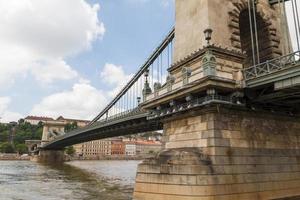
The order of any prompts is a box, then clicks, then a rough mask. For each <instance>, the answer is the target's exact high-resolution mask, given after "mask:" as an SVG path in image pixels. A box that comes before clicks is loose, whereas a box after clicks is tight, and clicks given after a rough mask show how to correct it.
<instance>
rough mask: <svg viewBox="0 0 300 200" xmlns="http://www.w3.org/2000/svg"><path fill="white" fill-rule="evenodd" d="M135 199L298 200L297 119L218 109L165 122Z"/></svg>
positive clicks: (141, 172) (299, 157)
mask: <svg viewBox="0 0 300 200" xmlns="http://www.w3.org/2000/svg"><path fill="white" fill-rule="evenodd" d="M164 130H165V134H166V135H167V138H166V141H167V142H166V149H165V150H164V151H162V152H161V153H160V154H159V155H157V157H156V158H153V159H149V160H146V161H144V162H143V163H142V164H140V165H139V168H138V173H137V177H136V186H135V193H134V196H135V199H143V200H146V199H156V200H157V199H164V200H168V199H170V200H171V199H172V200H176V199H178V200H179V199H180V200H185V199H188V200H191V199H201V200H202V199H205V200H206V199H222V200H223V199H226V200H227V199H228V200H232V199H251V200H255V199H259V200H260V199H279V198H286V197H293V196H299V199H300V119H299V118H296V117H287V116H281V115H279V114H263V113H259V112H252V111H241V110H233V109H232V110H229V109H225V108H218V109H215V110H210V111H207V112H206V113H202V114H201V113H199V114H198V115H197V116H190V117H185V118H183V119H173V120H170V121H169V122H165V126H164ZM296 199H297V198H296Z"/></svg>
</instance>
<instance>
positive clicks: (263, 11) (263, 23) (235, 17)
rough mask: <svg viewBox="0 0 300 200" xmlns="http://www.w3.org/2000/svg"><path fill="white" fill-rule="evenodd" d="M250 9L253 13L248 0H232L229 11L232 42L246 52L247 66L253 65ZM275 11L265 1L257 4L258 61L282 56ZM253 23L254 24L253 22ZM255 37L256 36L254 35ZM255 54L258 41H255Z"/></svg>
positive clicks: (245, 64) (235, 46)
mask: <svg viewBox="0 0 300 200" xmlns="http://www.w3.org/2000/svg"><path fill="white" fill-rule="evenodd" d="M249 9H250V11H251V14H252V15H253V9H252V8H249V6H248V0H232V6H231V10H230V11H229V27H230V32H231V38H230V40H231V44H232V46H233V47H234V48H236V49H238V50H240V51H241V52H245V55H246V58H245V63H244V66H245V67H249V66H251V65H253V61H252V60H253V59H252V58H253V57H252V45H251V44H252V42H251V31H250V19H249ZM273 12H275V11H274V10H273V9H271V8H266V6H265V5H264V3H263V2H261V1H259V3H258V4H257V6H256V12H255V14H256V25H257V36H258V52H259V59H258V57H257V56H255V59H256V63H257V62H258V61H259V63H261V62H265V61H266V60H270V59H272V58H275V57H277V56H280V55H281V54H282V52H281V51H280V48H279V45H280V38H279V36H278V30H277V28H276V24H277V22H276V21H275V20H276V17H275V14H274V13H273ZM252 25H254V24H253V23H252ZM253 37H254V38H255V36H254V35H253ZM254 49H255V55H256V54H257V51H256V42H255V41H254Z"/></svg>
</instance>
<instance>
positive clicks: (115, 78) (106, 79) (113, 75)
mask: <svg viewBox="0 0 300 200" xmlns="http://www.w3.org/2000/svg"><path fill="white" fill-rule="evenodd" d="M100 76H101V78H102V82H103V83H106V84H108V85H109V86H112V87H113V90H111V91H109V92H108V95H109V96H111V97H112V96H115V95H116V94H117V93H118V92H119V91H120V90H121V89H122V88H123V87H124V86H125V84H126V83H128V81H129V80H130V78H131V77H132V76H133V74H129V75H128V74H126V73H125V71H124V69H123V66H121V65H114V64H111V63H106V64H105V65H104V67H103V69H102V71H101V73H100Z"/></svg>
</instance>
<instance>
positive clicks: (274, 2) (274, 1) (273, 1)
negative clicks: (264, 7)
mask: <svg viewBox="0 0 300 200" xmlns="http://www.w3.org/2000/svg"><path fill="white" fill-rule="evenodd" d="M284 1H289V0H284ZM269 2H270V4H271V5H274V4H277V3H281V2H283V0H269Z"/></svg>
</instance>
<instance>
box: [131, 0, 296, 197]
mask: <svg viewBox="0 0 300 200" xmlns="http://www.w3.org/2000/svg"><path fill="white" fill-rule="evenodd" d="M274 2H275V1H268V0H256V1H254V0H222V1H220V0H176V26H175V46H174V60H173V65H172V66H171V67H170V68H169V76H168V79H167V80H168V82H167V84H166V87H162V88H161V90H159V91H156V94H153V93H152V94H149V95H147V96H146V97H145V101H144V102H143V103H142V104H141V106H142V108H143V109H145V110H148V111H149V113H150V116H149V117H148V118H149V119H160V120H161V121H162V122H163V125H164V135H165V142H166V146H165V150H163V151H162V152H160V153H159V154H158V155H157V156H156V157H155V158H151V159H148V160H145V161H144V162H143V163H141V164H140V165H139V167H138V171H137V176H136V184H135V192H134V198H135V199H142V200H148V199H149V200H150V199H156V200H159V199H164V200H167V199H169V200H171V199H172V200H176V199H178V200H196V199H197V200H199V199H203V200H204V199H205V200H209V199H228V200H229V199H230V200H231V199H251V200H254V199H282V198H290V197H300V174H299V171H300V118H299V117H298V116H299V115H297V113H293V112H290V113H289V112H283V111H289V108H290V107H289V106H290V105H292V104H289V105H288V106H287V105H286V104H284V103H283V104H272V103H270V104H267V105H266V104H264V103H263V102H258V103H253V104H252V103H251V95H250V93H251V90H250V92H249V90H248V89H247V88H246V87H245V79H244V77H243V75H242V72H243V70H244V69H245V68H247V67H250V66H253V65H257V64H259V63H263V62H265V61H267V60H271V59H273V58H278V57H280V56H282V55H287V54H288V53H289V52H292V47H291V40H290V37H289V31H288V29H287V28H286V26H287V25H286V24H287V22H286V17H285V15H284V14H285V8H284V7H283V4H276V3H274ZM211 31H212V35H211ZM204 32H205V35H204ZM298 64H299V63H298ZM298 68H299V65H298ZM268 84H269V83H268ZM261 87H263V88H260V89H264V88H265V86H261ZM268 87H269V85H268ZM271 87H272V85H271ZM252 92H253V91H252ZM281 108H282V109H281ZM276 109H277V110H276ZM291 109H292V107H291ZM292 110H293V109H292ZM294 110H295V109H294ZM296 110H297V109H296Z"/></svg>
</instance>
